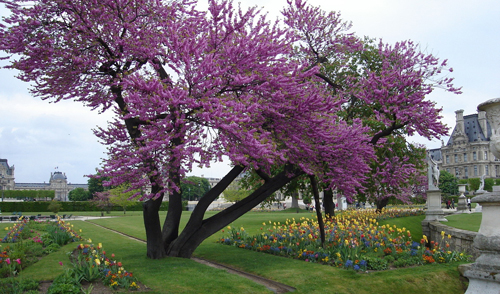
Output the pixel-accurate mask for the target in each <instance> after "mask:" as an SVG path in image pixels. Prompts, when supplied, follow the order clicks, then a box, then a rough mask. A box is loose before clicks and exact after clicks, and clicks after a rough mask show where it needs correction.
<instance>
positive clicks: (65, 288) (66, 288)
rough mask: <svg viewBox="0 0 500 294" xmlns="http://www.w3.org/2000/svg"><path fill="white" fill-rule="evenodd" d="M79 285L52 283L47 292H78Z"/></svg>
mask: <svg viewBox="0 0 500 294" xmlns="http://www.w3.org/2000/svg"><path fill="white" fill-rule="evenodd" d="M80 293H82V291H81V290H80V287H79V286H77V285H75V284H54V283H52V285H50V287H49V290H48V291H47V294H80Z"/></svg>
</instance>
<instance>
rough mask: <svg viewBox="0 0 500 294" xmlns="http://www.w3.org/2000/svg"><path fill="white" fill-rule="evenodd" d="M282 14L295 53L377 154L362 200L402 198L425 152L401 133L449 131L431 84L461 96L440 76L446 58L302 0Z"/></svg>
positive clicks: (445, 69)
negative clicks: (365, 32)
mask: <svg viewBox="0 0 500 294" xmlns="http://www.w3.org/2000/svg"><path fill="white" fill-rule="evenodd" d="M283 15H284V17H285V23H287V24H288V25H289V26H290V28H291V29H292V30H293V31H294V32H295V34H296V36H297V37H298V39H299V41H298V44H299V45H298V46H297V50H296V55H295V56H296V58H299V59H300V60H301V61H302V62H303V63H305V64H310V66H314V65H316V64H320V70H319V72H317V73H316V76H317V77H318V78H320V80H321V81H322V82H323V83H324V84H326V85H329V88H330V89H331V95H332V96H334V97H338V98H339V99H344V101H346V103H345V104H343V106H342V110H341V111H340V112H339V113H338V114H339V116H340V117H341V118H342V119H343V120H345V121H346V122H350V121H352V120H353V119H361V120H362V121H363V125H364V126H366V127H368V128H369V129H370V131H369V133H370V135H371V140H370V142H369V143H370V144H371V145H372V146H373V148H374V150H375V152H376V158H374V159H373V160H372V161H371V163H370V176H369V179H368V181H365V182H364V184H363V188H362V189H360V192H361V194H362V195H365V198H364V199H368V200H369V201H373V202H375V203H376V205H377V208H378V209H381V208H382V207H384V206H385V205H386V204H387V202H388V200H389V198H390V197H396V198H397V199H400V200H402V201H408V200H409V198H410V195H412V194H413V193H412V189H411V188H412V187H413V186H414V180H415V178H419V177H418V174H419V173H420V172H421V169H422V166H425V163H424V162H423V161H424V158H425V152H423V150H424V149H423V147H422V146H417V145H414V144H411V143H409V142H407V140H408V139H407V137H408V136H411V135H414V134H419V135H421V136H423V137H425V138H428V139H431V138H437V137H439V136H442V135H446V134H447V132H448V129H447V127H446V126H445V125H443V124H442V123H441V121H440V119H441V118H442V117H441V114H440V112H441V109H438V108H436V104H435V102H432V101H429V100H428V99H426V96H427V95H428V94H430V93H431V92H432V91H433V90H434V89H435V88H441V89H444V90H445V91H449V92H452V93H456V94H459V93H460V89H459V88H456V87H454V86H453V83H452V82H453V79H452V78H449V77H447V76H446V75H443V72H448V71H449V72H451V71H453V70H452V69H451V68H448V67H447V61H446V60H444V61H439V59H438V58H436V57H434V56H432V55H431V54H425V53H423V52H421V51H420V50H419V46H418V45H417V44H415V43H413V42H410V41H405V42H399V43H396V44H395V45H389V44H385V43H384V42H382V41H380V42H378V43H376V42H375V41H374V40H372V39H369V38H364V39H360V38H358V37H356V36H355V35H353V34H352V33H349V29H350V28H351V24H350V23H349V22H345V21H343V20H342V19H341V18H340V14H339V13H335V12H326V11H323V10H322V9H321V8H319V7H314V6H311V5H308V4H307V3H306V2H305V1H301V0H295V1H290V2H289V6H288V7H287V8H286V9H284V11H283ZM339 190H341V189H339ZM347 196H348V197H349V195H347ZM331 199H332V193H331V192H326V193H325V199H324V204H325V210H326V213H327V214H330V215H333V209H334V206H333V205H332V200H331ZM351 200H352V199H351Z"/></svg>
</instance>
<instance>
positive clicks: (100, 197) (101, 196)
mask: <svg viewBox="0 0 500 294" xmlns="http://www.w3.org/2000/svg"><path fill="white" fill-rule="evenodd" d="M110 196H111V193H110V192H109V191H104V192H97V193H95V195H94V198H92V201H93V202H94V205H95V206H96V207H98V208H99V209H101V216H104V210H106V213H109V212H110V211H111V202H110V201H109V198H110Z"/></svg>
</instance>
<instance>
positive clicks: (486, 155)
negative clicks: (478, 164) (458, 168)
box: [484, 151, 488, 160]
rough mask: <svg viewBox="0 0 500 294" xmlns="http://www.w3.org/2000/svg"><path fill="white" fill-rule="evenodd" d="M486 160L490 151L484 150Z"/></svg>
mask: <svg viewBox="0 0 500 294" xmlns="http://www.w3.org/2000/svg"><path fill="white" fill-rule="evenodd" d="M484 160H488V151H484Z"/></svg>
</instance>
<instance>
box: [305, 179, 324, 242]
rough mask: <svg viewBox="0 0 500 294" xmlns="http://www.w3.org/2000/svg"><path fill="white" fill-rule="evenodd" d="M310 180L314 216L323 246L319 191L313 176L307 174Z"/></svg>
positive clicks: (322, 223)
mask: <svg viewBox="0 0 500 294" xmlns="http://www.w3.org/2000/svg"><path fill="white" fill-rule="evenodd" d="M309 179H310V180H311V188H312V190H313V195H314V205H315V206H316V217H317V219H318V226H319V234H320V237H321V247H324V246H325V240H326V237H325V222H324V221H323V215H322V214H321V204H320V203H319V191H318V182H317V181H316V177H315V176H309Z"/></svg>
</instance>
